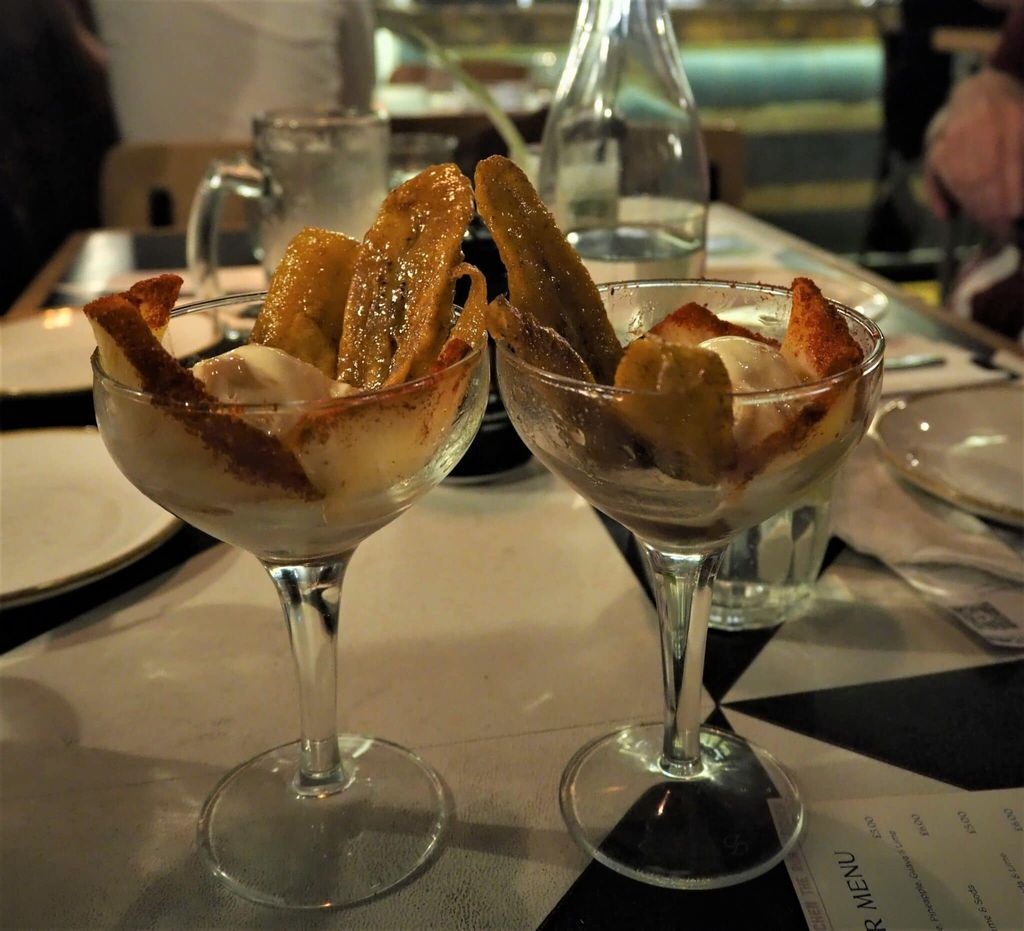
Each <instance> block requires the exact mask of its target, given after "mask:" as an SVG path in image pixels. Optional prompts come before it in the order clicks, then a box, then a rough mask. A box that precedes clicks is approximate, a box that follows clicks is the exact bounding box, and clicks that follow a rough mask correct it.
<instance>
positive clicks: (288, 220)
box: [186, 109, 389, 326]
mask: <svg viewBox="0 0 1024 931" xmlns="http://www.w3.org/2000/svg"><path fill="white" fill-rule="evenodd" d="M388 138H389V124H388V118H387V116H386V115H385V114H383V113H380V112H377V111H361V110H332V109H284V110H271V111H269V112H267V113H262V114H259V115H257V116H256V117H255V118H254V119H253V124H252V149H253V151H252V155H251V157H250V156H247V155H240V156H238V157H237V158H236V159H229V160H220V161H215V162H213V163H212V164H211V165H210V166H209V168H208V169H207V171H206V175H205V177H204V178H203V180H202V181H201V182H200V185H199V188H198V190H197V191H196V196H195V198H194V200H193V201H192V207H191V211H190V214H189V221H188V230H187V234H186V253H187V261H188V267H189V271H190V273H191V274H192V276H193V279H194V282H195V287H196V291H197V293H198V294H199V295H200V297H204V298H212V297H215V296H217V295H218V294H220V293H222V292H221V289H220V285H219V284H218V281H217V223H218V219H219V216H220V210H221V205H222V203H223V199H224V196H225V195H226V194H236V195H238V196H239V197H243V198H246V199H247V200H250V201H252V202H253V205H254V212H255V214H256V218H257V220H256V223H255V239H256V253H257V257H258V258H259V259H260V262H261V263H262V265H263V270H264V271H265V272H266V275H267V279H268V280H269V279H270V276H271V275H272V274H273V272H274V269H275V268H276V267H277V263H278V262H279V261H280V259H281V256H282V255H283V254H284V250H285V248H286V247H287V245H288V243H289V242H290V241H291V240H292V237H294V236H295V234H296V233H298V232H299V231H300V230H301V229H302V228H303V227H305V226H320V227H323V228H325V229H331V230H337V231H338V232H340V233H345V234H347V235H349V236H352V237H354V238H356V239H362V237H363V234H364V233H365V232H366V231H367V230H368V229H369V228H370V225H371V224H372V223H373V221H374V219H375V218H376V216H377V211H378V210H379V209H380V204H381V201H382V200H383V199H384V196H385V194H387V190H388ZM250 326H251V323H250Z"/></svg>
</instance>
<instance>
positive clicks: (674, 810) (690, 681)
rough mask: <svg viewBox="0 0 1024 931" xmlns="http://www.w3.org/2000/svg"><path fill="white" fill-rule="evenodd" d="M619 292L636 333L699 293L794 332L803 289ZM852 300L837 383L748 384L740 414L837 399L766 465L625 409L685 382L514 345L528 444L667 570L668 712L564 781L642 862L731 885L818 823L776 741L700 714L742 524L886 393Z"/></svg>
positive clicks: (668, 877)
mask: <svg viewBox="0 0 1024 931" xmlns="http://www.w3.org/2000/svg"><path fill="white" fill-rule="evenodd" d="M601 291H602V295H603V298H604V301H605V306H606V308H607V310H608V314H609V317H610V319H611V321H612V324H613V326H615V328H616V331H617V332H618V334H619V336H620V339H622V338H624V337H626V336H629V335H631V336H638V335H640V334H641V333H643V332H645V331H646V330H647V329H649V328H650V326H652V325H653V324H655V323H657V322H658V321H659V320H661V319H662V318H663V317H665V316H666V315H667V314H668V313H670V312H671V311H672V310H674V309H675V308H677V307H678V306H680V305H681V304H684V303H686V302H688V301H696V302H698V303H700V304H704V305H705V306H707V307H708V308H709V309H710V310H711V311H712V312H714V313H716V314H718V315H720V316H722V317H724V318H727V319H730V320H733V321H734V322H739V323H744V324H746V325H748V326H752V327H754V328H756V329H757V330H758V331H759V332H762V333H765V334H767V335H772V336H775V337H779V336H781V334H782V333H783V332H784V329H785V324H786V320H787V318H788V313H789V307H790V301H791V295H790V293H789V291H788V290H786V289H783V288H774V287H767V286H762V285H745V284H735V283H731V282H713V281H652V282H631V283H630V282H627V283H619V284H614V285H608V286H605V287H603V288H601ZM838 310H839V312H840V314H841V315H842V317H843V319H844V320H845V322H846V324H847V326H848V328H849V331H850V333H851V335H852V336H853V338H854V339H855V340H856V341H857V343H858V344H859V345H860V346H861V348H862V349H863V352H864V358H863V361H862V363H861V364H859V365H858V366H856V367H855V368H853V369H850V370H848V371H846V372H843V373H841V374H838V375H835V376H833V377H831V378H828V379H825V380H823V381H818V382H814V383H810V384H805V385H798V386H795V387H790V388H786V389H782V390H778V391H762V392H756V393H747V394H744V393H732V394H731V395H730V398H731V403H732V410H733V415H734V417H735V418H737V419H740V418H747V417H756V416H759V415H760V414H762V413H763V414H767V415H768V416H771V417H777V416H778V414H779V413H780V412H784V411H786V410H788V411H789V412H791V413H796V412H798V411H800V410H802V409H804V406H805V405H806V404H808V403H809V402H815V401H817V402H821V401H823V400H826V401H827V400H830V399H831V400H833V402H834V403H832V405H831V407H830V408H829V411H828V413H827V414H826V415H825V418H824V419H823V420H822V421H821V422H820V427H821V428H820V429H819V430H817V431H812V432H811V434H810V435H808V436H807V437H806V438H805V439H804V440H803V441H802V442H801V443H800V444H798V445H795V446H794V445H790V446H788V447H785V446H783V447H781V448H778V449H776V450H775V452H776V454H775V455H774V456H773V457H771V458H770V459H768V461H767V462H766V463H765V462H762V463H761V464H760V465H759V466H758V467H757V468H756V469H753V470H740V471H739V474H736V473H733V474H734V475H735V477H725V478H721V479H719V480H718V481H717V482H715V483H713V484H698V483H697V482H695V481H686V480H682V479H677V478H672V477H670V476H669V475H667V474H665V473H663V472H662V471H660V470H659V469H657V468H655V467H654V465H653V463H652V459H651V457H650V456H649V455H646V452H647V450H646V449H645V447H643V446H642V445H640V444H638V443H637V440H636V435H635V433H634V432H632V431H631V430H630V429H629V427H628V421H627V420H624V419H623V417H622V412H623V411H626V410H633V411H635V410H636V409H637V404H638V402H639V403H641V404H649V403H651V402H656V403H657V405H658V410H660V411H662V412H664V411H668V410H671V411H672V412H673V413H672V416H673V417H675V416H678V417H679V420H680V421H681V422H682V421H684V420H685V419H686V417H687V416H688V414H687V411H688V408H687V406H686V404H685V403H684V402H683V401H682V399H680V405H679V407H678V408H676V407H673V406H672V405H671V395H670V394H668V393H658V392H653V391H638V390H633V389H625V388H615V387H609V386H607V385H599V384H594V383H587V382H581V381H577V380H574V379H571V378H566V377H562V376H558V375H553V374H550V373H548V372H545V371H543V370H542V369H539V368H536V367H534V366H532V365H530V364H529V363H527V362H526V361H524V360H523V359H522V358H520V357H518V356H516V355H515V354H514V352H513V351H512V350H511V349H509V348H508V347H507V346H506V345H504V344H502V343H499V344H498V348H497V353H496V358H497V373H498V382H499V385H500V387H501V391H502V396H503V398H504V400H505V406H506V408H507V409H508V413H509V417H510V418H511V420H512V423H513V424H514V426H515V428H516V429H517V430H518V431H519V433H520V435H521V436H522V438H523V440H524V441H525V442H526V445H527V446H529V447H530V449H531V450H532V451H533V453H534V455H536V456H537V458H538V459H540V460H541V462H543V463H544V464H545V465H546V466H547V467H548V468H550V469H551V470H552V471H553V472H555V473H556V474H558V475H560V476H561V477H562V478H564V479H566V480H567V481H568V482H569V484H570V485H572V486H573V488H575V489H576V491H578V492H579V493H580V494H581V495H582V496H583V497H584V498H586V499H587V501H589V502H590V503H591V504H592V505H593V506H594V507H595V508H597V509H598V510H600V511H602V512H604V513H605V514H607V515H609V516H610V517H612V518H614V519H615V520H617V521H619V522H620V523H621V524H623V525H625V526H626V527H627V528H628V529H630V530H632V531H633V533H634V534H635V535H636V537H637V539H638V540H639V542H640V546H641V550H642V552H643V554H644V558H645V559H646V560H647V561H648V563H649V568H650V570H651V573H652V575H653V578H654V583H655V584H654V588H655V595H656V600H657V606H658V617H659V622H660V628H661V648H662V660H663V662H662V668H663V680H664V690H665V714H664V721H663V722H662V723H660V724H657V723H649V724H634V725H630V726H627V727H623V728H620V729H619V730H616V731H615V732H613V733H611V734H609V735H607V736H604V737H601V738H599V739H597V740H595V741H593V742H592V743H590V744H589V745H587V746H585V747H583V748H582V749H581V750H580V751H579V752H577V753H576V755H575V756H574V757H573V758H572V760H571V761H570V763H569V765H568V767H567V769H566V770H565V773H564V774H563V777H562V782H561V787H560V803H561V809H562V814H563V816H564V818H565V821H566V823H567V825H568V827H569V830H570V832H571V833H572V835H573V837H574V838H575V839H576V841H577V842H578V843H579V844H580V845H581V846H582V847H583V849H584V850H586V851H587V852H588V853H589V854H591V855H592V856H593V857H595V858H596V859H597V860H599V861H600V862H602V863H604V864H606V865H607V866H609V867H611V868H612V869H614V870H617V871H618V872H620V873H623V874H625V875H627V876H632V877H634V878H636V879H640V880H643V881H645V882H648V883H653V884H655V885H660V886H669V887H677V888H714V887H719V886H727V885H731V884H733V883H737V882H742V881H744V880H746V879H750V878H752V877H754V876H757V875H759V874H760V873H763V872H764V871H765V870H767V869H769V868H770V867H771V866H773V865H774V864H775V863H777V862H778V861H779V860H781V859H782V858H783V857H784V856H785V854H786V852H787V851H788V850H789V849H790V848H791V847H792V846H793V844H794V843H795V842H796V840H797V838H798V836H799V834H800V830H801V826H802V824H803V805H802V803H801V801H800V797H799V793H798V791H797V788H796V786H795V785H794V784H793V782H792V781H791V780H790V779H789V777H788V776H787V775H786V773H785V772H784V771H783V769H782V768H781V766H780V765H779V764H778V763H777V762H776V761H775V760H774V759H773V757H772V756H771V755H770V754H768V753H767V752H765V751H764V750H761V749H760V748H758V747H756V746H754V745H753V744H750V743H749V742H747V741H746V740H744V739H743V738H741V737H738V736H736V735H735V734H732V733H728V732H726V731H723V730H720V729H718V728H714V727H701V726H700V720H701V716H700V699H701V678H702V672H703V666H704V646H705V642H706V639H707V627H708V613H709V608H710V606H711V586H712V583H713V582H714V578H715V572H716V570H717V567H718V563H719V560H720V559H721V555H722V552H723V551H724V549H725V547H726V545H727V544H728V542H729V540H730V539H731V538H732V537H733V536H734V535H735V534H737V533H739V532H740V531H742V530H744V529H746V528H747V527H751V526H753V525H754V524H756V523H759V522H760V521H762V520H764V519H765V518H766V517H768V516H769V515H770V514H772V513H774V512H776V511H778V510H780V509H781V508H784V507H786V506H787V505H789V504H790V503H791V502H793V501H795V500H797V499H798V498H799V497H800V495H801V494H803V492H804V491H805V490H806V489H807V488H808V487H809V486H811V485H812V484H814V483H815V482H819V481H821V480H822V479H823V478H825V477H827V476H828V475H829V474H831V473H832V472H834V471H835V469H836V468H837V467H838V466H839V464H840V462H841V461H842V460H843V458H844V457H845V456H846V455H847V453H849V452H850V450H851V449H852V448H853V446H854V445H855V444H856V443H857V441H858V440H859V439H860V438H861V436H862V435H863V433H864V430H865V428H866V425H867V423H868V420H869V418H870V416H871V413H872V411H873V410H874V408H875V405H876V404H877V400H878V393H879V389H880V383H881V379H880V376H881V362H882V346H883V340H882V335H881V333H880V332H879V331H878V328H877V327H876V326H875V325H874V324H873V323H871V322H870V321H869V320H866V319H864V318H863V317H861V316H859V315H858V314H857V313H855V312H854V311H851V310H848V309H846V308H841V307H840V308H838ZM648 409H650V408H648ZM676 411H678V415H677V414H676V413H675V412H676ZM748 472H749V473H750V474H748ZM624 674H626V675H631V674H632V671H629V672H625V671H624Z"/></svg>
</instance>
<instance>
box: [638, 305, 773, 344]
mask: <svg viewBox="0 0 1024 931" xmlns="http://www.w3.org/2000/svg"><path fill="white" fill-rule="evenodd" d="M649 332H650V333H653V334H654V335H655V336H659V337H661V339H663V340H665V341H666V342H669V343H675V344H677V345H679V346H697V345H699V344H700V343H703V342H704V340H706V339H714V338H715V337H716V336H745V337H746V338H747V339H754V340H757V341H758V342H759V343H767V344H768V345H769V346H778V345H779V344H778V342H777V341H776V340H774V339H770V338H769V337H767V336H762V335H761V334H760V333H755V332H754V331H753V330H748V329H747V328H746V327H745V326H740V325H739V324H738V323H730V322H729V321H728V320H723V319H722V318H721V317H718V316H716V315H715V314H713V313H711V311H710V310H708V309H707V308H706V307H705V306H703V305H702V304H698V303H696V302H695V301H690V302H689V303H688V304H683V306H682V307H679V308H677V309H676V310H674V311H672V313H670V314H669V315H668V316H667V317H666V318H665V319H664V320H662V321H661V322H660V323H656V324H655V325H654V326H653V327H651V329H650V331H649Z"/></svg>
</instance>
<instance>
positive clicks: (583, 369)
mask: <svg viewBox="0 0 1024 931" xmlns="http://www.w3.org/2000/svg"><path fill="white" fill-rule="evenodd" d="M486 317H487V329H488V330H489V331H490V334H491V336H493V337H494V339H495V340H501V341H502V342H505V343H508V344H509V346H511V347H512V349H513V350H514V351H515V354H516V355H517V356H519V357H521V358H522V359H523V361H525V362H529V363H530V365H533V366H536V367H537V368H539V369H544V371H546V372H551V373H553V374H555V375H565V376H566V377H568V378H575V379H576V380H577V381H589V382H592V381H593V380H594V373H593V372H591V371H590V369H589V368H588V367H587V363H586V362H584V361H583V360H582V359H581V358H580V357H579V353H577V352H576V350H575V349H573V348H572V346H570V345H569V343H568V341H566V340H565V339H564V338H563V337H562V336H560V335H559V334H558V333H557V332H556V331H555V330H552V329H550V328H549V327H546V326H543V325H541V324H540V323H539V322H538V321H537V319H536V317H533V316H531V315H530V314H524V313H520V312H519V311H518V310H517V309H516V308H515V307H513V306H512V305H511V304H510V303H509V302H508V300H507V299H506V298H504V297H497V298H495V299H494V300H493V301H492V302H491V303H490V304H489V305H488V307H487V313H486Z"/></svg>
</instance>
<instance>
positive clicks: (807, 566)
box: [711, 477, 833, 631]
mask: <svg viewBox="0 0 1024 931" xmlns="http://www.w3.org/2000/svg"><path fill="white" fill-rule="evenodd" d="M832 484H833V481H832V477H829V478H828V479H827V480H826V481H824V482H819V483H818V484H817V485H815V486H813V487H812V488H810V489H808V491H807V492H806V493H805V494H804V495H802V496H801V498H800V500H799V501H797V502H795V503H794V504H792V505H790V506H789V507H787V508H784V509H783V510H781V511H779V512H778V513H777V514H773V515H772V516H771V517H769V518H768V519H767V520H766V521H763V522H761V523H760V524H757V525H756V526H754V527H750V528H749V529H747V530H744V531H743V532H742V533H740V534H739V535H738V536H736V537H735V538H733V540H732V542H731V543H730V544H729V546H728V547H726V550H725V554H724V555H723V557H722V563H721V565H720V566H719V569H718V576H717V577H716V579H715V586H714V590H713V592H712V598H711V627H712V628H713V629H715V630H731V631H744V630H760V629H762V628H766V627H776V626H778V625H779V624H781V623H782V622H783V621H787V620H789V619H790V618H791V617H792V616H794V614H795V613H796V612H797V611H798V610H800V609H801V608H802V607H803V605H804V604H805V603H806V601H807V599H808V598H810V596H811V595H812V594H813V592H814V585H815V583H816V582H817V579H818V574H819V573H820V572H821V565H822V563H823V562H824V561H825V551H826V550H827V549H828V541H829V536H830V517H831V511H832Z"/></svg>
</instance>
